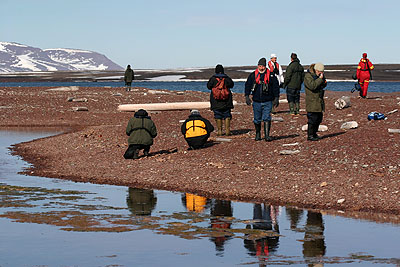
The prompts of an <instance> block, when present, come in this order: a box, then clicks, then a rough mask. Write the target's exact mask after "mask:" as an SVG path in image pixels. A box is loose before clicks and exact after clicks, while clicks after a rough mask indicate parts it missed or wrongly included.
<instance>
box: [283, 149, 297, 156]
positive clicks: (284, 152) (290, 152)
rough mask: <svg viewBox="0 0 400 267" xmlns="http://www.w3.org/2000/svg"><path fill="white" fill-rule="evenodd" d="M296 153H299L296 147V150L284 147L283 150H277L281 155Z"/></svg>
mask: <svg viewBox="0 0 400 267" xmlns="http://www.w3.org/2000/svg"><path fill="white" fill-rule="evenodd" d="M298 153H300V150H298V149H296V150H287V149H285V150H281V151H280V152H279V154H281V155H294V154H298Z"/></svg>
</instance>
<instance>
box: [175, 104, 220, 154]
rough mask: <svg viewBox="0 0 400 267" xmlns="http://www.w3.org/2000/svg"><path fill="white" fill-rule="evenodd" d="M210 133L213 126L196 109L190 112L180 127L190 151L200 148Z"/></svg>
mask: <svg viewBox="0 0 400 267" xmlns="http://www.w3.org/2000/svg"><path fill="white" fill-rule="evenodd" d="M212 131H214V126H212V124H211V123H210V121H209V120H207V119H205V118H203V117H202V116H201V115H200V112H199V111H198V110H196V109H194V110H192V111H191V112H190V115H189V118H187V119H186V120H185V122H184V123H183V124H182V126H181V132H182V134H183V136H184V137H185V140H186V142H187V143H188V145H189V148H190V149H198V148H202V147H203V146H204V144H205V143H206V142H207V139H208V138H209V137H210V133H211V132H212Z"/></svg>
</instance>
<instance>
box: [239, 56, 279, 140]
mask: <svg viewBox="0 0 400 267" xmlns="http://www.w3.org/2000/svg"><path fill="white" fill-rule="evenodd" d="M266 64H267V60H266V59H265V58H261V59H260V60H259V61H258V67H257V69H256V70H255V71H253V72H252V73H250V75H249V77H248V78H247V81H246V83H245V89H244V95H245V97H246V104H247V105H248V106H249V105H251V103H252V101H251V100H250V94H251V95H252V96H253V114H254V120H253V122H254V127H255V128H256V138H255V140H256V141H259V140H261V122H262V121H263V122H264V134H265V141H271V140H272V138H271V136H270V130H271V110H272V101H273V100H274V98H276V97H278V96H279V95H275V93H276V92H274V91H273V90H272V89H271V88H269V77H270V73H269V69H267V68H266Z"/></svg>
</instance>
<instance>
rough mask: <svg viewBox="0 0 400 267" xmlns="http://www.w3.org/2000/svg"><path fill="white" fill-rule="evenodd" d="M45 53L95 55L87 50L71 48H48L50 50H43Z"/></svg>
mask: <svg viewBox="0 0 400 267" xmlns="http://www.w3.org/2000/svg"><path fill="white" fill-rule="evenodd" d="M43 51H64V52H67V53H70V54H75V53H93V52H92V51H87V50H79V49H70V48H48V49H43Z"/></svg>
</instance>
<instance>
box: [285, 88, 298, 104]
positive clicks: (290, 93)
mask: <svg viewBox="0 0 400 267" xmlns="http://www.w3.org/2000/svg"><path fill="white" fill-rule="evenodd" d="M286 97H287V101H288V102H293V103H299V102H300V89H292V88H286Z"/></svg>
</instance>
